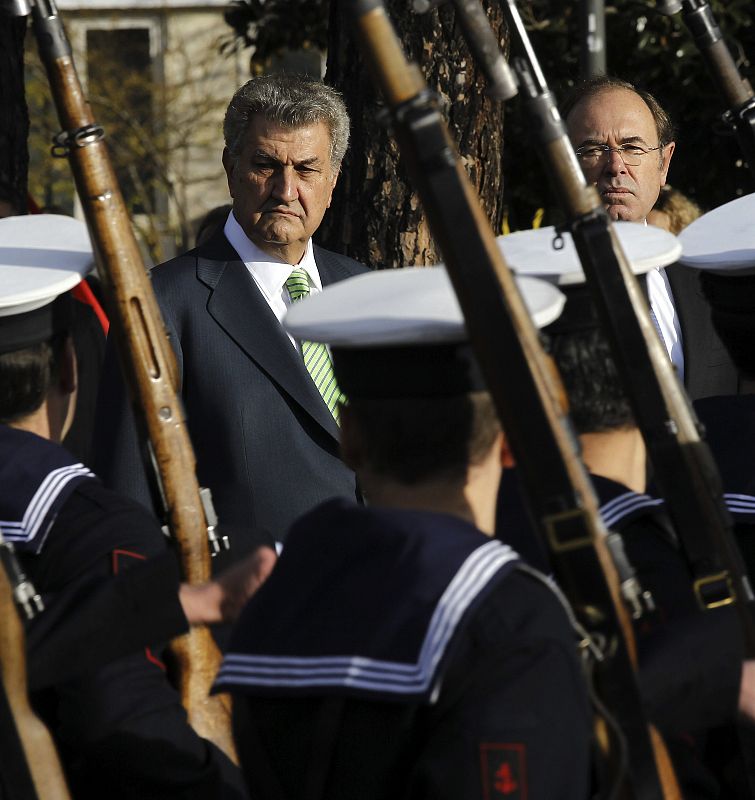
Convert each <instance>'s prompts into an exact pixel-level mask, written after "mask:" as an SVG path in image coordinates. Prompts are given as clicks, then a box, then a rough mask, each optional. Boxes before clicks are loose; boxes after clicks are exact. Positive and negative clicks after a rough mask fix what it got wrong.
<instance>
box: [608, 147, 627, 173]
mask: <svg viewBox="0 0 755 800" xmlns="http://www.w3.org/2000/svg"><path fill="white" fill-rule="evenodd" d="M605 159H606V160H605V163H604V165H603V170H604V171H605V172H608V173H609V174H610V175H619V174H621V173H622V172H626V171H627V165H626V164H625V163H624V160H623V159H622V157H621V153H620V152H619V151H618V150H609V151H608V153H606V156H605Z"/></svg>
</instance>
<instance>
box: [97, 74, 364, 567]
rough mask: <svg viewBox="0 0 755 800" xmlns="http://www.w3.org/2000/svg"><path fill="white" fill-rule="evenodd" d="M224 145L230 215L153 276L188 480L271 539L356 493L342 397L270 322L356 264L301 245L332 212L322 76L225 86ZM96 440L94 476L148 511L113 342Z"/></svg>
mask: <svg viewBox="0 0 755 800" xmlns="http://www.w3.org/2000/svg"><path fill="white" fill-rule="evenodd" d="M224 136H225V143H226V147H225V149H224V151H223V166H224V167H225V170H226V174H227V176H228V187H229V190H230V194H231V197H232V199H233V209H232V213H231V214H230V215H229V217H228V220H227V222H226V224H225V227H224V229H223V230H222V231H219V232H218V233H217V234H215V235H214V236H213V237H212V238H211V239H210V240H209V241H207V242H206V243H204V244H202V245H200V246H199V247H198V248H197V249H195V250H192V251H190V252H188V253H186V254H184V255H182V256H179V257H178V258H175V259H173V260H172V261H169V262H167V263H166V264H163V265H161V266H159V267H157V268H156V269H155V270H154V271H153V273H152V276H153V285H154V288H155V292H156V294H157V299H158V301H159V303H160V306H161V309H162V312H163V315H164V318H165V323H166V326H167V329H168V333H169V335H170V339H171V343H172V344H173V347H174V349H175V351H176V355H177V359H178V370H179V384H180V388H181V394H182V397H183V402H184V404H185V409H186V416H187V421H188V427H189V432H190V435H191V439H192V442H193V444H194V448H195V452H196V456H197V473H198V477H199V481H200V483H201V484H202V485H203V486H207V487H209V488H210V489H211V490H212V493H213V497H214V500H215V505H216V509H217V511H218V515H219V517H220V520H221V522H233V523H236V524H238V525H241V526H244V527H247V528H248V529H250V530H251V529H256V530H259V529H261V528H262V529H267V530H268V531H269V532H270V533H271V534H272V537H273V538H274V539H276V540H278V541H280V540H282V539H283V537H284V535H285V531H286V530H287V529H288V527H289V525H290V524H291V523H292V522H293V521H294V519H296V518H297V517H298V516H300V515H301V514H302V513H304V512H305V511H308V510H309V509H310V508H312V507H313V506H315V505H317V504H318V503H320V502H321V501H323V500H325V499H327V498H330V497H333V496H336V495H350V496H352V497H353V496H354V494H355V492H356V487H355V479H354V475H353V473H352V472H351V470H349V469H348V468H347V467H345V466H344V465H343V463H342V462H341V460H340V457H339V455H338V424H337V421H336V419H335V418H334V413H337V412H336V411H335V406H336V403H335V399H336V398H337V397H340V393H339V392H338V391H337V387H335V385H334V384H331V385H330V386H329V387H328V383H329V381H327V380H325V381H324V380H323V375H327V374H328V373H329V371H330V373H331V374H332V371H331V368H330V361H329V356H328V355H327V352H326V351H323V352H320V353H315V354H314V355H313V354H311V353H309V351H308V343H306V342H305V343H299V342H296V341H294V340H293V339H292V338H291V337H289V336H288V334H286V333H285V331H284V330H283V328H282V327H281V325H280V321H281V319H282V317H283V314H284V313H285V311H286V308H287V307H288V305H290V303H291V302H292V297H293V299H296V298H297V297H298V296H300V295H301V294H302V287H303V292H304V293H305V294H306V293H309V292H311V293H316V292H318V291H320V290H321V289H322V287H323V286H324V285H327V284H329V283H334V282H335V281H339V280H342V279H344V278H347V277H349V276H351V275H355V274H357V273H360V272H364V271H365V269H366V268H365V267H364V266H362V265H361V264H359V263H357V262H356V261H353V260H352V259H349V258H346V257H345V256H341V255H338V254H336V253H332V252H329V251H327V250H324V249H322V248H320V247H317V246H315V245H313V243H312V239H311V237H312V235H313V234H314V232H315V231H316V230H317V228H318V227H319V225H320V222H321V220H322V217H323V215H324V213H325V211H326V209H327V208H328V206H329V205H330V200H331V195H332V192H333V188H334V187H335V184H336V180H337V178H338V172H339V168H340V163H341V159H342V158H343V155H344V153H345V151H346V147H347V145H348V136H349V120H348V115H347V113H346V108H345V106H344V104H343V101H342V100H341V98H340V96H339V95H338V93H337V92H335V91H334V90H333V89H331V88H330V87H328V86H325V85H324V84H323V83H321V82H319V81H314V80H311V79H308V78H302V77H297V76H290V75H268V76H263V77H259V78H254V79H252V80H250V81H248V82H247V83H246V84H245V85H244V86H242V87H241V88H240V89H239V90H238V91H237V92H236V94H235V95H234V97H233V98H232V100H231V102H230V104H229V107H228V111H227V113H226V118H225V124H224ZM292 273H294V274H292ZM294 284H296V291H294V289H292V287H293V286H294ZM303 355H304V358H303ZM305 360H306V361H308V362H311V361H316V362H318V363H319V366H320V373H319V374H314V372H313V374H310V371H308V369H312V364H311V363H310V364H309V368H308V367H307V366H305ZM96 446H97V455H96V458H95V463H96V465H97V470H98V472H99V474H100V475H101V476H102V477H103V479H104V480H105V481H106V482H107V483H108V484H109V485H110V486H112V487H117V488H119V489H121V490H123V491H125V492H126V493H128V494H130V495H131V496H133V497H135V498H136V499H138V500H140V501H141V502H143V503H145V504H146V505H150V492H149V487H148V482H147V479H146V475H145V471H144V468H143V466H142V463H143V461H142V459H141V457H140V447H139V444H138V442H137V438H136V436H135V433H134V427H133V421H132V419H131V415H130V410H129V409H128V408H127V407H126V403H125V399H124V391H123V389H122V385H121V381H120V379H119V377H118V375H117V365H116V364H115V361H114V352H113V348H112V347H110V348H109V353H108V357H107V362H106V374H105V377H104V380H103V386H102V389H101V393H100V400H99V408H98V426H97V435H96ZM249 539H250V541H246V542H240V541H236V542H232V543H231V545H232V549H233V550H235V553H236V555H238V554H239V553H240V552H242V551H245V550H247V549H249V547H251V546H252V545H255V544H258V543H259V539H258V537H257V536H253V535H252V534H250V536H249ZM255 539H256V540H255Z"/></svg>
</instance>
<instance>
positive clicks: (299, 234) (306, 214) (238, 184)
mask: <svg viewBox="0 0 755 800" xmlns="http://www.w3.org/2000/svg"><path fill="white" fill-rule="evenodd" d="M223 166H224V167H225V171H226V175H227V176H228V189H229V191H230V193H231V197H232V198H233V214H234V216H235V217H236V220H237V221H238V223H239V225H241V227H242V228H243V230H244V233H246V235H247V236H248V237H249V238H250V239H251V240H252V241H253V242H254V243H255V244H256V245H257V246H258V247H259V248H260V249H262V250H264V251H265V252H267V253H271V254H273V255H276V256H278V257H281V258H283V259H284V260H285V261H287V262H288V263H289V264H297V263H299V261H300V260H301V257H302V255H303V254H304V250H305V248H306V244H307V240H308V239H309V238H310V237H311V236H312V234H313V233H314V232H315V231H316V230H317V228H318V227H319V226H320V222H321V221H322V218H323V215H324V214H325V210H326V209H327V208H328V206H329V205H330V200H331V197H332V195H333V188H334V187H335V185H336V179H337V177H338V172H337V171H336V170H334V169H333V167H332V165H331V163H330V131H329V130H328V127H327V125H326V124H325V123H324V122H318V123H315V124H313V125H303V126H301V127H299V128H286V127H282V126H281V125H278V124H277V123H275V122H269V121H268V120H266V119H265V118H264V117H261V116H254V117H252V119H251V121H250V124H249V128H248V129H247V132H246V136H245V137H244V140H243V144H242V147H241V152H240V154H239V156H238V158H236V159H234V158H232V157H231V156H230V154H229V153H228V151H227V150H226V151H225V152H224V153H223Z"/></svg>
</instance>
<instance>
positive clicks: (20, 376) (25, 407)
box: [0, 334, 67, 425]
mask: <svg viewBox="0 0 755 800" xmlns="http://www.w3.org/2000/svg"><path fill="white" fill-rule="evenodd" d="M66 339H67V334H58V335H56V336H55V337H54V338H53V339H51V340H50V341H47V342H41V343H39V344H35V345H32V346H30V347H26V348H24V349H23V350H15V351H13V352H11V353H2V354H0V423H3V424H5V425H8V424H11V423H13V422H17V421H18V420H21V419H23V418H24V417H27V416H29V414H33V413H34V412H35V411H36V410H37V409H38V408H39V407H40V406H41V405H42V403H43V402H44V400H45V397H46V396H47V393H48V392H49V391H50V387H51V386H52V385H53V382H54V381H55V380H56V379H57V378H58V376H59V375H60V365H61V361H62V355H63V347H64V345H65V342H66Z"/></svg>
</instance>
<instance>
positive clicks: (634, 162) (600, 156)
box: [576, 144, 661, 167]
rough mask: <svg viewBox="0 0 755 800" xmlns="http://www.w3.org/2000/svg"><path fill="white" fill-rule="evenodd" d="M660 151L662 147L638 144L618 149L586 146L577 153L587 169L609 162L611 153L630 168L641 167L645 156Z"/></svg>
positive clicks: (621, 145) (605, 146)
mask: <svg viewBox="0 0 755 800" xmlns="http://www.w3.org/2000/svg"><path fill="white" fill-rule="evenodd" d="M660 149H661V148H660V147H640V145H638V144H620V145H619V146H618V147H609V146H608V145H607V144H586V145H585V146H584V147H580V148H579V149H578V150H577V151H576V153H577V158H578V159H579V160H580V161H581V162H582V163H583V164H584V165H585V166H586V167H594V166H595V165H596V164H598V163H599V162H601V161H604V160H607V159H608V154H609V153H618V154H619V157H620V158H621V160H622V161H623V162H624V163H625V164H626V165H627V166H628V167H639V166H640V163H641V162H642V157H643V156H646V155H647V154H648V153H650V152H652V151H653V150H660Z"/></svg>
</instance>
